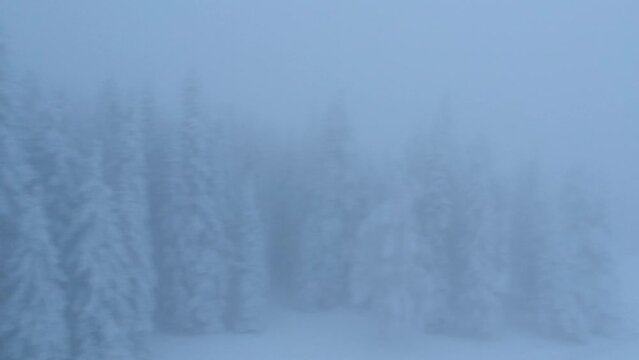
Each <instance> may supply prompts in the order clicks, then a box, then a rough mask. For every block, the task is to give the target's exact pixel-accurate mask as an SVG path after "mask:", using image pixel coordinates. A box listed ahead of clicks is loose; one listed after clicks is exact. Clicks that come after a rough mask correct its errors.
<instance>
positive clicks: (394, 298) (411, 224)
mask: <svg viewBox="0 0 639 360" xmlns="http://www.w3.org/2000/svg"><path fill="white" fill-rule="evenodd" d="M403 175H404V174H403V173H401V172H396V173H394V174H393V175H391V176H389V178H390V179H391V180H390V181H388V184H387V186H389V187H390V191H388V193H387V194H386V197H385V199H384V200H383V201H382V203H381V204H380V205H378V206H377V207H376V208H375V209H374V210H373V211H372V212H371V213H370V215H369V216H368V217H366V218H365V219H364V221H363V222H362V223H361V226H360V229H359V231H358V236H357V242H356V247H355V255H354V262H353V268H352V271H351V273H350V284H351V297H352V301H353V302H354V303H355V304H356V305H363V306H366V307H368V308H371V309H372V310H373V311H374V312H375V313H376V314H377V315H378V316H379V317H380V320H381V321H382V330H383V331H384V332H385V333H387V334H392V333H396V332H398V331H402V330H406V329H410V328H412V327H417V326H419V321H418V318H417V317H418V314H419V308H420V306H421V304H420V301H421V299H420V298H419V290H420V286H421V281H422V279H421V276H422V273H421V269H420V268H419V264H418V262H417V260H418V258H417V254H418V253H417V250H418V246H419V243H420V241H421V238H420V235H419V233H418V227H417V219H416V218H415V212H414V202H415V193H414V191H415V186H412V185H410V179H408V178H407V177H406V176H405V175H404V176H403Z"/></svg>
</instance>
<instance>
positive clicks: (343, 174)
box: [296, 105, 356, 310]
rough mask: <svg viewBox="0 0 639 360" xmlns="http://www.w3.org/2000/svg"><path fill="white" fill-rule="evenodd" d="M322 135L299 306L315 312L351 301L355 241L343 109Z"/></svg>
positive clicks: (301, 250) (301, 246)
mask: <svg viewBox="0 0 639 360" xmlns="http://www.w3.org/2000/svg"><path fill="white" fill-rule="evenodd" d="M325 121H326V122H325V124H323V125H324V128H323V130H322V133H321V135H320V144H319V149H318V151H319V153H318V159H317V166H318V168H317V178H316V179H313V184H312V185H311V188H312V190H311V191H312V192H313V195H312V197H313V198H312V199H311V200H310V201H311V203H312V208H311V209H310V213H309V215H308V217H307V219H306V221H305V223H304V226H303V230H302V235H301V238H300V239H299V243H298V256H297V262H298V274H297V275H298V279H297V285H296V286H297V289H296V290H297V292H298V301H299V302H300V305H301V306H302V307H303V308H306V309H311V310H316V309H323V308H328V307H332V306H335V305H337V304H339V303H340V302H343V301H345V300H346V294H347V292H346V289H347V282H346V279H347V276H348V275H347V274H348V264H349V257H350V254H349V253H350V247H351V246H352V243H353V238H354V235H355V228H356V227H355V225H356V224H355V220H354V214H353V204H352V193H349V190H352V189H351V185H352V182H353V174H352V171H351V170H352V163H351V161H352V159H351V157H352V153H351V149H350V146H351V144H350V141H351V138H350V131H349V130H350V129H349V127H348V123H347V117H346V113H345V110H344V108H343V106H342V105H337V106H335V107H334V108H333V109H332V111H330V113H329V114H328V115H327V116H326V119H325Z"/></svg>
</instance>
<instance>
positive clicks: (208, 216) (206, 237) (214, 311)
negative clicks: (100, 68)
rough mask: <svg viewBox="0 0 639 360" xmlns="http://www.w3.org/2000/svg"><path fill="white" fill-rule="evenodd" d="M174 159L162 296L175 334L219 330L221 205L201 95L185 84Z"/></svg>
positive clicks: (223, 274) (223, 278) (223, 287)
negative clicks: (181, 118)
mask: <svg viewBox="0 0 639 360" xmlns="http://www.w3.org/2000/svg"><path fill="white" fill-rule="evenodd" d="M183 100H184V102H183V110H184V113H183V117H184V118H183V120H182V122H181V124H180V129H179V131H180V134H179V142H178V149H177V151H178V154H177V156H176V157H175V161H174V163H173V165H174V170H173V174H172V176H173V177H174V180H173V182H172V185H171V186H172V188H171V189H170V191H171V192H172V193H173V194H175V195H174V197H173V199H172V200H171V202H172V209H173V211H174V213H173V214H172V219H171V231H170V233H171V237H172V239H170V240H168V241H167V243H166V244H165V246H164V247H165V249H164V254H163V255H162V256H163V258H164V260H163V261H164V262H165V264H166V265H165V269H164V274H165V275H166V276H167V277H168V278H166V279H164V281H163V283H164V286H165V290H164V291H163V296H167V297H168V298H166V299H164V300H165V301H166V304H165V308H166V309H167V311H168V314H167V316H169V317H170V320H169V322H170V323H171V326H172V327H173V328H174V329H177V330H181V331H187V332H210V331H219V330H222V329H223V327H224V322H223V320H224V316H225V311H226V304H225V299H226V298H227V294H226V292H227V288H228V287H227V265H226V264H225V258H224V256H223V254H222V252H223V251H225V250H226V248H227V245H226V240H225V237H226V236H225V233H224V229H223V227H222V224H221V221H220V215H219V214H220V210H219V208H218V207H219V206H220V204H219V203H217V200H218V199H215V198H213V196H212V194H213V193H214V192H213V189H212V187H214V180H215V179H214V176H213V174H212V168H211V164H210V162H209V161H208V157H209V156H210V154H209V153H208V151H207V150H208V149H209V147H208V146H207V145H210V144H207V142H206V141H205V140H206V138H207V137H206V134H205V132H204V131H202V129H203V122H204V121H206V117H205V116H204V115H203V112H202V108H201V107H202V104H201V99H200V90H199V88H198V86H197V84H196V83H195V80H194V79H191V80H189V81H188V82H187V86H186V89H185V93H184V99H183Z"/></svg>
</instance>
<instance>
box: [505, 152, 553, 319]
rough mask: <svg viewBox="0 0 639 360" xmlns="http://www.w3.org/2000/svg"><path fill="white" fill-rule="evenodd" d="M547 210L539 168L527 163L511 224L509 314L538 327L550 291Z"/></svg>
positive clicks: (514, 200) (516, 194)
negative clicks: (546, 283)
mask: <svg viewBox="0 0 639 360" xmlns="http://www.w3.org/2000/svg"><path fill="white" fill-rule="evenodd" d="M549 220H550V219H549V217H548V211H547V208H546V206H545V204H544V203H543V201H542V184H541V175H540V169H539V165H538V164H537V163H535V162H530V163H528V164H527V165H526V166H525V167H524V168H523V169H522V170H521V172H520V173H519V178H518V182H517V184H516V188H515V194H514V196H513V211H512V224H511V231H510V234H509V235H510V240H509V249H510V254H509V261H508V263H509V265H510V274H511V276H510V281H509V287H510V289H509V290H508V291H509V293H510V296H509V301H508V303H509V311H510V312H511V315H512V317H513V320H514V321H515V322H517V323H519V324H520V325H523V326H526V327H532V328H539V326H540V319H541V318H542V317H543V314H541V312H542V311H543V309H542V305H541V304H542V299H543V297H544V296H546V293H545V291H546V290H547V289H546V288H544V286H543V281H542V279H543V278H544V277H548V276H553V275H551V274H548V273H547V272H548V271H551V267H548V266H546V265H547V264H548V263H547V261H548V257H547V256H546V255H547V254H548V251H549V248H548V247H549V241H550V236H551V235H552V233H551V229H550V223H549Z"/></svg>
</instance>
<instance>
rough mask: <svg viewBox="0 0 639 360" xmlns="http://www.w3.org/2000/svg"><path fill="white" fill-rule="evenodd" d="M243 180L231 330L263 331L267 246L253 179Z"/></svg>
mask: <svg viewBox="0 0 639 360" xmlns="http://www.w3.org/2000/svg"><path fill="white" fill-rule="evenodd" d="M245 178H246V180H245V181H244V184H243V186H242V189H241V195H240V199H239V200H240V204H239V207H240V209H239V214H238V217H237V224H236V226H237V229H236V230H235V234H234V235H235V239H233V244H234V246H233V251H232V254H233V258H232V259H231V273H230V280H231V284H230V286H231V293H230V300H229V307H230V308H231V309H230V310H231V311H230V312H231V314H230V318H231V326H232V327H233V329H234V330H236V331H239V332H255V331H260V330H262V329H263V328H264V315H265V314H264V313H265V306H266V304H267V290H268V279H269V277H268V267H267V252H266V251H267V247H266V246H267V244H266V233H265V231H264V227H263V224H262V218H261V216H260V212H259V209H258V206H257V198H256V189H255V184H254V181H253V176H252V175H247V176H246V175H245Z"/></svg>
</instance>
